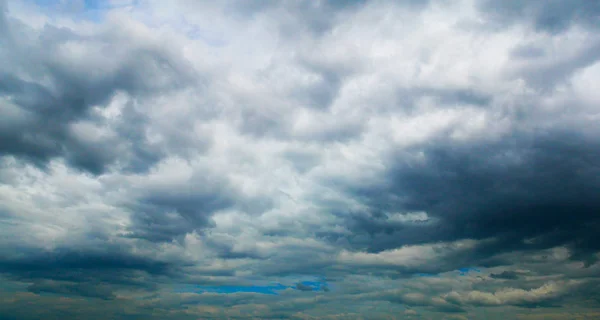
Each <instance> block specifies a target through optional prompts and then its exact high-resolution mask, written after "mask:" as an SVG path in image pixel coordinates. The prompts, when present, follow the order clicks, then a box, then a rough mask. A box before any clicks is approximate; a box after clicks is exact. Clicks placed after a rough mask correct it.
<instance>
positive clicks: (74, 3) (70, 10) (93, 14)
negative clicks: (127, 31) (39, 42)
mask: <svg viewBox="0 0 600 320" xmlns="http://www.w3.org/2000/svg"><path fill="white" fill-rule="evenodd" d="M31 1H32V2H33V3H34V4H35V5H37V6H38V7H41V8H42V9H44V10H45V11H46V13H47V14H48V15H49V16H52V13H53V12H54V13H67V14H69V15H70V16H72V17H73V18H74V19H75V20H88V21H94V22H100V21H102V20H103V18H104V14H105V13H106V12H107V11H108V10H110V9H112V8H114V6H113V5H112V3H111V1H106V0H68V1H64V0H31Z"/></svg>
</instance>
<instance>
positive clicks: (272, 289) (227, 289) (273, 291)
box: [175, 283, 290, 295]
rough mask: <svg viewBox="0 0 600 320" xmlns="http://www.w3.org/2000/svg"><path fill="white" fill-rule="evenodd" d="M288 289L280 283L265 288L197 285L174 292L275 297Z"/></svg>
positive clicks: (180, 288) (180, 287)
mask: <svg viewBox="0 0 600 320" xmlns="http://www.w3.org/2000/svg"><path fill="white" fill-rule="evenodd" d="M287 288H290V287H289V286H284V285H282V284H280V283H278V284H275V285H267V286H258V285H251V286H198V285H181V286H178V288H176V289H175V292H178V293H183V292H196V293H203V292H213V293H238V292H250V293H260V294H270V295H277V294H279V293H278V292H279V291H281V290H285V289H287Z"/></svg>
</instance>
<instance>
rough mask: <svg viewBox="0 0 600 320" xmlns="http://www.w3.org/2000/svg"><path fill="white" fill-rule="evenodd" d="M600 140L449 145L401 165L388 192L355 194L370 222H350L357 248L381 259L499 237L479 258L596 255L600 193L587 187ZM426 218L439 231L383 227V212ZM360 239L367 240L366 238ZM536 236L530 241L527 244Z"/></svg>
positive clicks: (548, 138)
mask: <svg viewBox="0 0 600 320" xmlns="http://www.w3.org/2000/svg"><path fill="white" fill-rule="evenodd" d="M598 147H599V141H597V140H596V139H594V138H591V139H590V138H588V137H585V136H582V135H580V134H578V133H568V132H554V133H548V134H543V135H540V136H531V135H522V136H518V138H517V139H514V138H511V139H507V140H506V141H501V142H500V143H495V144H482V145H452V144H447V143H444V142H443V140H442V141H440V143H439V144H437V145H434V146H432V147H425V148H424V149H417V150H414V151H413V152H423V154H424V159H423V161H422V162H420V163H408V164H405V163H404V162H396V161H397V160H396V159H402V158H403V157H406V155H403V154H402V153H400V154H395V155H394V156H393V157H392V158H391V159H390V161H391V163H392V165H391V166H390V168H391V169H390V171H389V172H388V173H387V174H385V175H384V176H383V177H384V180H383V181H382V183H381V186H383V189H380V188H378V187H375V188H368V189H365V188H362V187H361V186H356V187H355V188H352V189H350V190H349V191H350V192H352V195H353V196H354V197H356V198H358V199H361V200H362V201H364V203H365V204H367V205H368V206H369V208H370V210H371V213H370V215H368V216H364V215H358V216H357V217H356V218H353V219H352V220H351V221H350V225H351V226H352V228H353V230H355V231H356V233H354V234H353V236H352V238H351V239H350V241H351V242H355V245H356V246H358V247H363V248H367V249H368V250H371V251H374V252H377V251H381V250H385V249H390V248H395V247H398V246H401V245H407V244H419V243H426V242H435V241H452V240H457V239H465V238H469V239H485V238H495V239H496V241H497V242H494V243H492V244H489V245H485V246H483V247H482V248H481V249H480V251H479V252H473V253H472V254H473V255H474V257H476V256H477V255H484V256H489V255H493V254H495V253H498V252H500V251H502V250H517V249H528V248H536V249H543V248H548V247H553V246H558V245H565V244H566V245H569V246H570V247H571V248H573V250H574V252H575V254H576V255H577V254H582V252H588V253H589V254H592V253H594V252H596V251H597V250H598V243H597V241H595V240H593V239H592V238H590V235H591V234H592V233H594V232H595V230H596V226H597V224H598V221H597V218H596V217H595V214H594V212H597V211H598V209H599V205H600V203H598V200H597V197H596V196H595V194H596V193H597V191H598V190H600V185H598V184H597V183H596V181H594V180H590V179H588V177H590V176H594V175H596V174H597V172H598V167H599V166H598V165H599V164H598V163H597V160H596V159H598V155H597V152H596V150H598ZM390 211H392V212H393V211H396V212H412V211H424V212H427V214H428V215H429V216H430V217H431V218H436V219H439V221H438V222H436V223H433V224H417V225H405V224H403V223H399V222H396V223H395V222H387V221H386V220H387V218H386V216H385V215H383V214H382V213H383V212H390ZM359 234H364V235H368V236H365V237H360V236H358V235H359ZM530 238H535V239H536V240H535V241H533V242H532V243H526V242H525V240H526V239H530Z"/></svg>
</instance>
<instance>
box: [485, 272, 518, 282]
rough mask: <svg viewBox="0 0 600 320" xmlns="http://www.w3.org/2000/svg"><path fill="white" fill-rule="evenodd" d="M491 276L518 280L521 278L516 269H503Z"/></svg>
mask: <svg viewBox="0 0 600 320" xmlns="http://www.w3.org/2000/svg"><path fill="white" fill-rule="evenodd" d="M490 277H492V278H494V279H506V280H517V279H518V278H519V274H518V273H517V272H514V271H506V270H505V271H502V272H500V273H492V274H490Z"/></svg>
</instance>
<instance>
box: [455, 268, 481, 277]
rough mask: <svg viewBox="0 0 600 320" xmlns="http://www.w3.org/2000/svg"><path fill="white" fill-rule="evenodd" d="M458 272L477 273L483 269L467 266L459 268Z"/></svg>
mask: <svg viewBox="0 0 600 320" xmlns="http://www.w3.org/2000/svg"><path fill="white" fill-rule="evenodd" d="M457 271H458V274H459V275H461V276H466V275H468V274H470V273H473V272H476V273H481V269H478V268H475V267H465V268H460V269H458V270H457Z"/></svg>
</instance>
